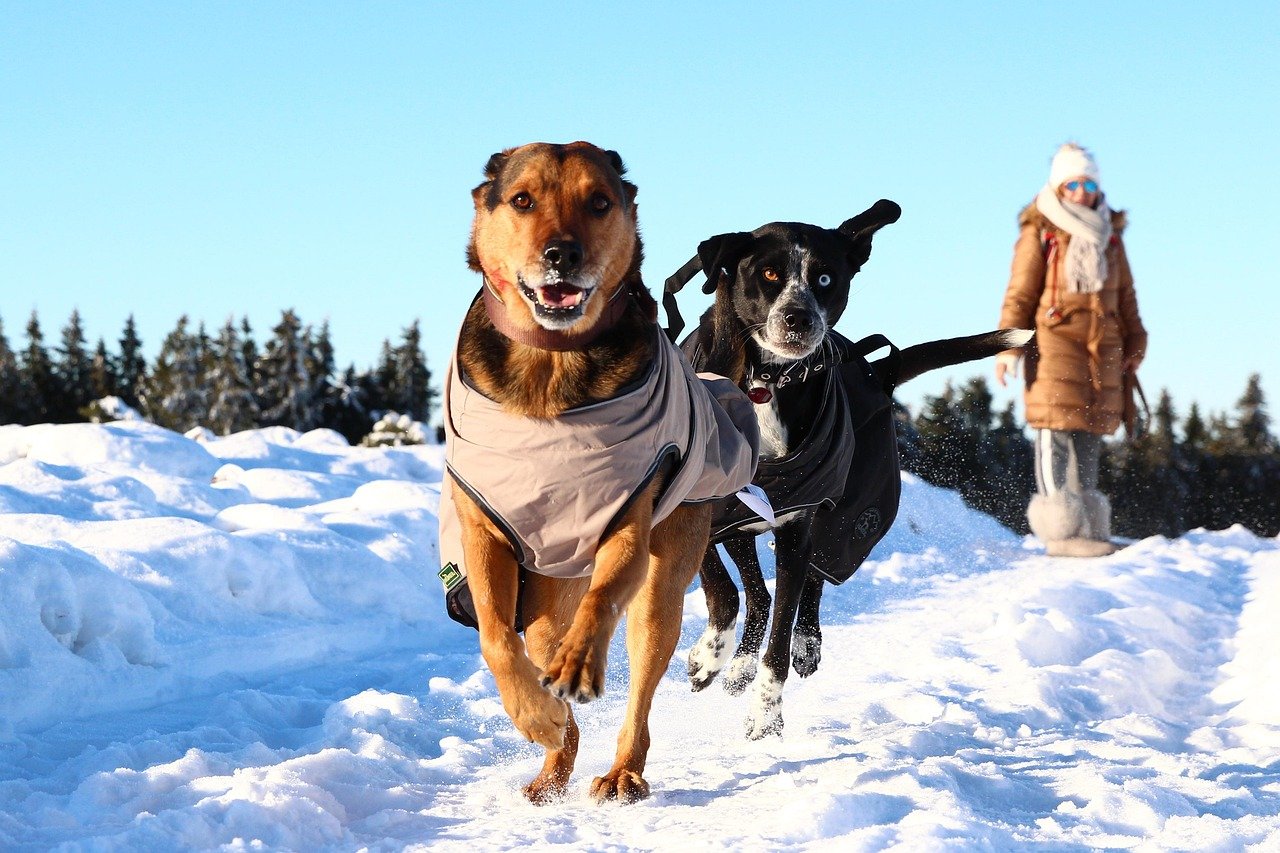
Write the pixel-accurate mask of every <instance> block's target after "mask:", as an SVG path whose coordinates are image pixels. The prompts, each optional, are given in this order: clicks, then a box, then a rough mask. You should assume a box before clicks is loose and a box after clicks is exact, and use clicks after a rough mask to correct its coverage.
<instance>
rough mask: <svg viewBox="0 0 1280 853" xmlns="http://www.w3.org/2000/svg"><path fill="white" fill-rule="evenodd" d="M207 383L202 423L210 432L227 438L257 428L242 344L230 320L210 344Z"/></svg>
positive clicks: (256, 411) (254, 400)
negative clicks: (207, 399) (206, 414)
mask: <svg viewBox="0 0 1280 853" xmlns="http://www.w3.org/2000/svg"><path fill="white" fill-rule="evenodd" d="M207 381H208V385H209V394H210V402H209V417H208V419H207V421H206V422H205V423H206V424H207V425H208V427H209V428H210V429H212V430H213V431H214V432H216V433H218V434H219V435H230V434H231V433H233V432H239V431H241V430H246V429H252V428H253V427H255V426H257V423H258V401H257V398H256V397H255V396H254V393H253V386H252V384H251V383H250V379H249V369H248V366H247V365H246V364H245V363H244V342H243V341H242V340H241V339H240V335H239V333H238V332H237V331H236V324H235V321H234V319H232V318H230V317H228V318H227V322H226V324H225V325H224V326H223V327H222V331H221V332H219V334H218V337H217V339H216V340H215V341H214V342H213V344H212V353H211V358H210V369H209V374H208V377H207Z"/></svg>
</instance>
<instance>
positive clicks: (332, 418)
mask: <svg viewBox="0 0 1280 853" xmlns="http://www.w3.org/2000/svg"><path fill="white" fill-rule="evenodd" d="M370 384H371V382H370V377H369V374H367V373H362V374H357V373H356V368H355V365H350V366H348V367H347V369H346V371H344V372H343V374H342V377H341V378H340V379H338V380H337V381H336V382H334V383H333V385H332V386H331V393H330V395H329V397H328V398H327V399H326V400H325V406H324V414H323V417H322V420H321V423H322V424H323V425H324V426H325V427H328V428H329V429H332V430H336V431H337V432H340V433H342V435H343V437H344V438H346V440H347V442H348V443H350V444H358V443H359V442H360V439H362V438H364V437H365V436H366V435H368V434H369V430H371V429H372V428H373V423H374V418H373V416H372V415H371V414H370V411H369V406H368V403H367V399H368V395H369V390H370Z"/></svg>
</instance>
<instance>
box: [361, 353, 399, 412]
mask: <svg viewBox="0 0 1280 853" xmlns="http://www.w3.org/2000/svg"><path fill="white" fill-rule="evenodd" d="M364 387H365V405H367V406H368V407H369V413H370V414H371V415H373V416H374V417H375V418H378V417H381V416H382V415H383V414H384V413H386V412H388V411H395V412H396V413H397V414H399V413H400V410H399V409H397V408H396V406H398V405H399V403H398V402H397V398H398V396H399V395H398V394H397V392H396V356H395V350H394V349H392V347H391V341H389V340H386V339H384V340H383V341H382V349H381V351H380V352H379V353H378V366H377V367H375V368H374V369H373V371H372V372H371V373H368V374H365V382H364Z"/></svg>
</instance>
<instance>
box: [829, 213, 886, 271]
mask: <svg viewBox="0 0 1280 853" xmlns="http://www.w3.org/2000/svg"><path fill="white" fill-rule="evenodd" d="M901 216H902V208H901V207H899V206H898V205H897V203H896V202H892V201H889V199H887V198H882V199H880V200H879V201H877V202H876V203H875V204H873V205H871V206H870V207H868V208H867V209H866V210H864V211H862V212H861V213H859V214H858V215H857V216H852V217H850V218H848V219H846V220H845V221H844V222H842V223H840V227H839V228H837V229H836V230H837V231H839V232H840V233H841V234H843V235H844V236H846V237H848V238H849V241H850V242H851V243H852V245H851V246H850V248H849V263H850V265H851V266H852V267H853V271H854V272H855V273H856V272H857V271H858V270H860V269H862V265H863V264H865V263H866V262H867V258H870V257H871V238H872V237H874V236H875V233H876V232H877V231H879V230H880V229H881V228H883V227H885V226H886V225H892V224H893V223H895V222H897V221H898V219H899V218H900V217H901Z"/></svg>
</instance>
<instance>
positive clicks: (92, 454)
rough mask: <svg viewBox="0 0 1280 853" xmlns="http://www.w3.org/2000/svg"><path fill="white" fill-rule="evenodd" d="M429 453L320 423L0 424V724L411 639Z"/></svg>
mask: <svg viewBox="0 0 1280 853" xmlns="http://www.w3.org/2000/svg"><path fill="white" fill-rule="evenodd" d="M441 454H442V449H441V448H439V447H430V446H428V447H420V448H402V449H395V450H365V449H361V448H351V447H349V446H348V445H347V443H346V441H345V440H343V439H342V437H341V436H339V435H338V434H337V433H333V432H331V431H328V430H319V431H316V432H313V433H307V434H299V433H297V432H295V431H293V430H288V429H283V428H273V429H265V430H255V431H252V432H248V433H241V434H238V435H234V436H231V437H229V438H225V439H218V438H212V437H208V438H204V439H203V440H200V441H197V440H193V439H191V438H186V437H183V436H181V435H178V434H176V433H173V432H170V431H168V430H164V429H161V428H159V427H156V426H153V425H151V424H148V423H145V422H138V421H125V422H117V423H110V424H105V425H90V424H69V425H58V426H36V427H27V428H7V429H4V430H0V459H3V460H6V464H4V465H3V466H0V600H3V601H4V602H5V603H6V608H5V611H4V614H3V616H2V617H0V720H2V721H3V723H0V725H3V726H4V727H5V728H6V729H7V730H10V731H13V730H25V729H29V728H31V727H33V726H39V725H48V724H49V723H50V722H52V721H56V720H58V719H60V718H64V717H67V716H76V715H80V714H85V713H100V712H102V711H104V710H113V709H114V710H119V709H125V708H134V707H139V706H143V705H147V704H151V703H154V702H155V701H156V699H157V698H163V699H174V698H181V697H183V696H186V695H190V694H192V693H196V692H200V691H203V690H207V689H208V686H207V684H206V682H207V681H209V680H210V679H219V678H222V679H225V678H227V677H229V676H244V675H247V674H251V673H254V672H261V671H265V670H269V669H272V668H278V667H281V666H286V665H290V664H299V663H306V662H311V661H315V660H319V659H323V658H325V657H327V656H331V655H346V656H350V655H353V654H355V653H358V652H359V651H361V650H363V649H366V648H369V647H371V646H378V647H382V646H383V645H385V644H386V643H387V642H388V641H389V640H393V639H394V638H395V637H396V636H397V635H400V636H401V638H402V639H401V642H408V637H409V636H411V635H412V636H416V634H414V633H413V630H410V629H416V630H421V629H422V627H423V625H424V620H425V622H426V623H430V622H433V621H434V620H435V618H436V615H437V614H438V612H439V611H440V608H441V598H440V593H439V583H438V581H437V580H436V577H435V568H434V567H435V565H436V563H437V562H438V560H437V555H436V544H435V525H436V520H435V507H436V501H437V500H438V499H439V480H440V470H441Z"/></svg>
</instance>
